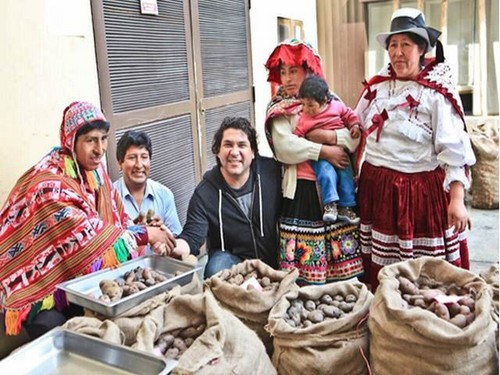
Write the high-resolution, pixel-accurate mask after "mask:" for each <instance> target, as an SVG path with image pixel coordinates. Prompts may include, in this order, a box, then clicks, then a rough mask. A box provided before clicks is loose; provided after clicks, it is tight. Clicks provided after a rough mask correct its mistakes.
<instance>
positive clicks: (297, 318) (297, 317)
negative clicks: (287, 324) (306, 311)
mask: <svg viewBox="0 0 500 375" xmlns="http://www.w3.org/2000/svg"><path fill="white" fill-rule="evenodd" d="M290 318H291V319H292V320H293V321H294V322H295V326H297V327H298V326H299V325H300V322H301V321H302V319H301V317H300V315H299V314H297V313H295V314H291V315H290Z"/></svg>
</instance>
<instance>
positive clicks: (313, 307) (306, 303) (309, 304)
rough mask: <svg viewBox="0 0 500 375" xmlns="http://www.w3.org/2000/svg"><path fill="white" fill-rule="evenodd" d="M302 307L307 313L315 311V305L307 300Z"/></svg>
mask: <svg viewBox="0 0 500 375" xmlns="http://www.w3.org/2000/svg"><path fill="white" fill-rule="evenodd" d="M304 307H305V308H306V309H307V310H309V311H313V310H315V309H316V303H315V302H314V301H312V300H307V301H306V302H305V303H304Z"/></svg>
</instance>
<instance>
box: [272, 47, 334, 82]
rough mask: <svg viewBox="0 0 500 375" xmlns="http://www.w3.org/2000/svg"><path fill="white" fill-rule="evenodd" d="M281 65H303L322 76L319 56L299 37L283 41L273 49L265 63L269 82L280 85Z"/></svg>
mask: <svg viewBox="0 0 500 375" xmlns="http://www.w3.org/2000/svg"><path fill="white" fill-rule="evenodd" d="M281 65H288V66H304V67H305V68H306V69H308V70H310V71H311V72H313V73H314V74H316V75H318V76H320V77H324V74H323V68H322V65H321V57H320V56H319V55H318V53H317V52H316V51H315V50H314V48H313V47H312V46H311V45H310V44H309V43H306V42H303V41H301V40H299V39H290V40H287V41H284V42H282V43H280V44H278V46H277V47H276V48H275V49H274V50H273V52H272V53H271V55H270V56H269V58H268V59H267V62H266V64H265V67H266V69H267V70H268V71H269V75H268V77H267V80H268V81H269V82H274V83H277V84H279V85H281V76H280V67H281Z"/></svg>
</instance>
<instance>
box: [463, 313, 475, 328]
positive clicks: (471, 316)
mask: <svg viewBox="0 0 500 375" xmlns="http://www.w3.org/2000/svg"><path fill="white" fill-rule="evenodd" d="M474 319H476V314H474V313H473V312H471V313H469V314H467V315H465V322H466V325H469V324H471V323H472V322H473V321H474Z"/></svg>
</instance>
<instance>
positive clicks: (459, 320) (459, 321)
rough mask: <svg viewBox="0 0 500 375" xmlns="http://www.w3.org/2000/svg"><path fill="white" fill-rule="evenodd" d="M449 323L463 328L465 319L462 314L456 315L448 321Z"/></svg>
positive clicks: (465, 322)
mask: <svg viewBox="0 0 500 375" xmlns="http://www.w3.org/2000/svg"><path fill="white" fill-rule="evenodd" d="M450 323H452V324H454V325H456V326H457V327H458V328H464V327H465V325H466V324H467V318H466V317H465V315H463V314H457V315H455V316H454V317H453V318H451V319H450Z"/></svg>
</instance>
